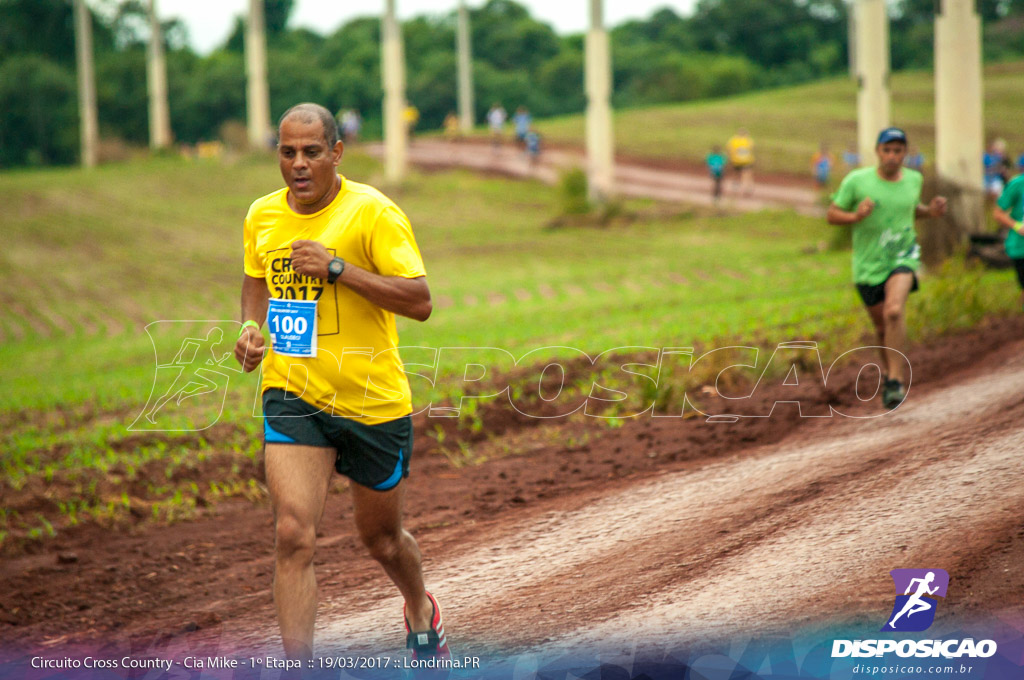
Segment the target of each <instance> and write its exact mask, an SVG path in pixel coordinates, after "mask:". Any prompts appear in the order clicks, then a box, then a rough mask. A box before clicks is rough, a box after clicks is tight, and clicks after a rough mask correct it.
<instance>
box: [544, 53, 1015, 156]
mask: <svg viewBox="0 0 1024 680" xmlns="http://www.w3.org/2000/svg"><path fill="white" fill-rule="evenodd" d="M1022 90H1024V62H1011V63H1005V64H995V65H990V66H988V67H987V68H986V69H985V82H984V97H985V101H984V115H985V134H986V140H988V139H990V138H994V137H1003V138H1004V139H1006V141H1007V143H1008V146H1009V149H1010V151H1011V153H1021V152H1024V130H1022V128H1021V125H1020V118H1021V109H1020V92H1021V91H1022ZM934 102H935V95H934V78H933V76H932V74H931V73H928V72H903V73H895V74H893V76H892V121H893V123H894V124H895V125H900V126H903V127H904V128H905V129H906V130H907V134H908V135H909V136H910V141H911V145H912V146H916V147H918V148H919V149H920V150H921V152H922V153H924V155H925V159H926V163H928V162H932V161H934V160H935V107H934ZM614 120H615V143H616V149H617V151H618V152H619V153H628V154H634V155H639V156H646V157H650V158H665V159H684V160H689V161H692V162H702V161H703V159H704V156H705V155H706V154H707V153H708V150H709V149H710V148H711V146H712V145H713V144H722V145H724V144H725V142H726V140H727V139H729V137H730V136H731V135H732V134H733V133H735V131H736V129H737V128H739V127H746V128H748V129H749V130H750V133H751V135H752V136H753V138H754V142H755V144H756V145H757V147H756V158H757V164H758V167H759V168H760V169H762V170H765V171H768V172H786V173H793V174H801V175H807V174H809V172H810V158H811V155H812V154H813V153H814V152H815V151H816V150H817V149H818V145H819V144H820V143H822V142H826V143H827V144H828V145H829V147H830V148H831V149H832V152H833V153H834V154H836V155H837V156H838V155H839V154H840V153H841V152H842V151H843V150H844V149H846V148H847V147H848V146H849V145H851V144H856V141H857V88H856V83H855V82H854V81H853V80H852V79H850V78H837V79H834V80H827V81H820V82H815V83H810V84H807V85H801V86H797V87H790V88H784V89H779V90H771V91H765V92H755V93H752V94H746V95H741V96H736V97H730V98H727V99H720V100H715V101H701V102H693V103H686V104H668V105H664V106H656V107H648V108H642V109H627V110H620V111H616V112H615V118H614ZM537 129H538V130H539V132H540V133H541V134H542V135H543V136H544V138H545V139H546V140H548V141H549V142H553V143H559V144H575V145H582V144H583V117H582V116H580V115H575V116H566V117H560V118H553V119H547V120H542V121H538V122H537Z"/></svg>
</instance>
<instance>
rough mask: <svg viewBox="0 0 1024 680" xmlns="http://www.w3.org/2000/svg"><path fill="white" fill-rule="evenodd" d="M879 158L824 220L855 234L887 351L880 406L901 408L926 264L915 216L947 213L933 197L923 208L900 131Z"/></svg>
mask: <svg viewBox="0 0 1024 680" xmlns="http://www.w3.org/2000/svg"><path fill="white" fill-rule="evenodd" d="M875 153H876V154H877V155H878V165H877V166H876V167H868V168H859V169H857V170H854V171H853V172H851V173H850V174H848V175H847V176H846V177H845V178H844V179H843V182H842V184H841V185H840V186H839V190H838V191H837V192H836V194H835V196H833V197H832V205H830V206H829V208H828V216H827V219H828V222H829V224H838V225H848V226H851V227H852V228H853V282H854V284H855V285H856V287H857V291H858V292H859V293H860V296H861V299H862V300H863V301H864V304H865V305H866V306H867V308H868V314H870V315H871V321H872V323H873V324H874V326H875V330H876V331H877V333H878V344H879V346H880V347H881V348H882V349H881V354H882V367H883V370H885V376H884V377H885V383H884V386H883V389H882V403H883V404H884V405H885V407H886V408H896V407H897V406H899V405H900V404H901V403H903V399H904V398H905V397H906V389H905V388H904V386H903V383H904V375H903V361H902V360H901V356H902V355H904V354H905V352H904V350H905V348H906V343H907V321H906V306H907V297H908V296H909V295H910V293H912V292H913V291H915V290H917V270H918V269H919V268H920V266H921V248H920V246H918V244H917V234H916V233H915V232H914V218H916V217H941V216H943V215H945V214H946V199H945V198H943V197H942V196H936V197H935V198H933V199H932V200H931V202H930V203H929V204H928V205H922V204H921V203H920V200H921V184H922V177H921V173H919V172H918V171H916V170H911V169H910V168H905V167H903V159H904V158H905V157H906V155H907V135H906V133H905V132H903V130H901V129H899V128H894V127H892V128H886V129H885V130H882V132H881V133H880V134H879V135H878V142H877V144H876V145H875Z"/></svg>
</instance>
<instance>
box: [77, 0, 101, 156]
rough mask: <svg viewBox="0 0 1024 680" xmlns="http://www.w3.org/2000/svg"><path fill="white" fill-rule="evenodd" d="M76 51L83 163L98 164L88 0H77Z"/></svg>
mask: <svg viewBox="0 0 1024 680" xmlns="http://www.w3.org/2000/svg"><path fill="white" fill-rule="evenodd" d="M75 53H76V55H77V58H78V125H79V138H80V141H81V152H82V165H83V166H85V167H87V168H91V167H94V166H95V165H96V160H97V153H98V148H99V142H100V124H99V112H98V109H97V106H96V73H95V71H94V70H93V53H92V14H91V13H90V12H89V8H88V7H86V6H85V0H75Z"/></svg>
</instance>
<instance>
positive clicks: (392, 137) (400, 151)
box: [380, 0, 409, 184]
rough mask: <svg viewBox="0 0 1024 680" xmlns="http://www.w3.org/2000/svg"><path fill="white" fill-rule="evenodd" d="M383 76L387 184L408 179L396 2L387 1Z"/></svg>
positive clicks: (402, 65)
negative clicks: (406, 175) (406, 177)
mask: <svg viewBox="0 0 1024 680" xmlns="http://www.w3.org/2000/svg"><path fill="white" fill-rule="evenodd" d="M380 36H381V77H382V78H383V79H384V177H385V179H386V181H387V183H388V184H398V183H399V182H401V181H402V180H403V179H405V173H406V170H407V168H408V162H409V161H408V156H409V130H408V128H407V127H406V124H405V120H403V117H402V113H403V112H404V111H405V106H406V102H405V53H404V50H403V49H402V29H401V27H400V26H399V25H398V19H397V18H396V17H395V0H385V6H384V16H383V17H382V19H381V31H380Z"/></svg>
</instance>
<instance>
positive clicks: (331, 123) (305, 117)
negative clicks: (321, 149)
mask: <svg viewBox="0 0 1024 680" xmlns="http://www.w3.org/2000/svg"><path fill="white" fill-rule="evenodd" d="M292 116H295V117H297V118H298V119H299V120H300V121H302V122H303V123H315V122H316V121H318V120H319V121H320V125H321V126H322V127H323V130H324V141H326V142H327V148H328V149H333V148H334V145H335V144H337V143H338V122H337V121H336V120H334V116H332V115H331V112H330V111H328V110H327V109H326V108H325V107H323V106H320V105H319V104H314V103H312V102H303V103H301V104H296V105H295V106H293V107H291V108H290V109H288V110H287V111H285V112H284V113H283V114H282V115H281V119H280V120H278V121H277V135H278V137H280V136H281V125H283V124H284V121H285V120H286V119H288V118H290V117H292Z"/></svg>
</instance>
